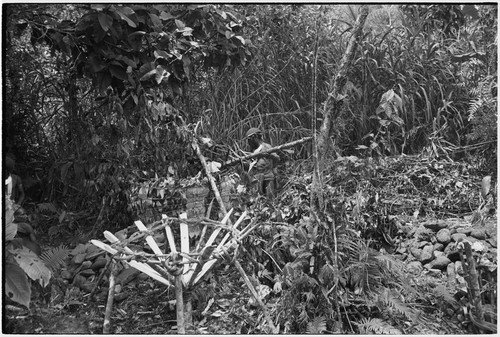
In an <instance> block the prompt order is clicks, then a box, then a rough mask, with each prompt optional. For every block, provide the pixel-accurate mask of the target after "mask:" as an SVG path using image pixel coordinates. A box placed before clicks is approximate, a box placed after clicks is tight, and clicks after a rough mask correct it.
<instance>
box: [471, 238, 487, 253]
mask: <svg viewBox="0 0 500 337" xmlns="http://www.w3.org/2000/svg"><path fill="white" fill-rule="evenodd" d="M471 248H472V251H473V252H486V251H487V250H488V248H487V247H486V244H485V243H484V242H481V241H476V242H474V243H473V244H472V245H471Z"/></svg>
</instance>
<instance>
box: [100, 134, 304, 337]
mask: <svg viewBox="0 0 500 337" xmlns="http://www.w3.org/2000/svg"><path fill="white" fill-rule="evenodd" d="M304 141H306V140H302V142H304ZM293 143H294V144H298V143H299V142H293ZM290 144H291V143H290ZM290 144H288V145H289V146H292V145H290ZM285 145H287V144H285ZM192 146H193V149H194V150H195V152H196V153H197V155H198V157H199V159H200V161H201V163H202V165H203V167H204V169H205V173H206V175H207V177H208V180H209V182H210V187H211V188H212V191H213V192H214V195H215V199H216V200H217V202H218V203H219V206H220V209H221V211H222V212H223V214H224V217H223V219H222V220H221V221H214V220H210V219H203V220H199V221H197V224H203V225H204V229H203V233H202V237H201V238H200V241H199V242H198V243H197V245H196V247H193V248H194V249H193V251H191V247H190V242H189V224H190V223H193V221H189V219H187V215H186V213H183V214H181V215H180V216H179V218H178V219H174V218H169V217H167V216H166V215H162V219H161V220H160V221H158V222H154V223H152V224H151V225H149V226H146V225H144V224H143V223H142V221H139V220H138V221H135V222H134V225H135V226H136V227H137V229H138V230H139V232H136V233H133V234H132V235H131V236H130V237H129V238H123V239H122V240H120V239H119V238H118V237H117V236H116V235H114V234H113V233H111V232H109V231H105V232H104V237H105V238H106V239H107V240H108V241H109V243H110V244H107V243H104V242H101V241H99V240H90V242H91V243H92V244H94V245H95V246H97V247H98V248H100V249H102V250H104V251H106V252H108V253H109V254H111V255H112V256H111V261H112V262H111V264H112V266H114V267H113V268H112V277H110V287H109V288H110V293H109V294H108V305H107V308H106V315H107V316H106V317H105V327H104V329H107V330H104V333H106V331H107V332H109V324H110V317H111V310H112V305H113V298H114V297H113V296H114V282H115V277H114V276H113V275H114V274H113V273H116V263H118V262H119V261H121V262H122V263H126V264H128V265H129V266H131V267H133V268H135V269H137V270H139V271H141V272H143V273H145V274H146V275H148V276H150V277H151V278H153V279H155V280H157V281H159V282H161V283H163V284H165V285H166V286H168V287H170V286H172V285H174V286H175V295H176V313H177V332H178V333H179V334H185V333H186V324H188V325H189V326H191V325H192V320H191V310H192V309H191V297H190V294H191V291H192V290H193V289H194V287H196V285H197V284H198V283H199V282H200V281H201V280H202V279H203V277H204V276H205V275H206V274H207V273H208V272H209V271H210V270H211V269H212V267H213V266H214V265H215V263H216V262H217V261H220V260H221V259H223V258H224V257H226V256H228V255H229V254H231V252H232V251H233V250H234V249H237V247H238V245H239V244H240V242H241V240H243V239H244V238H245V237H246V236H248V235H249V234H250V233H251V232H252V231H253V230H254V229H255V228H257V226H258V224H257V223H256V220H255V219H254V220H252V221H250V223H248V224H246V226H245V227H244V228H243V229H242V230H241V231H240V230H238V227H239V226H240V225H241V224H242V223H243V222H244V221H245V220H246V219H247V215H248V214H247V212H246V211H245V212H243V213H242V214H241V215H240V216H239V217H238V219H237V220H236V222H235V223H234V225H232V224H231V215H233V211H234V210H233V209H230V210H229V211H228V210H227V209H226V207H225V205H224V203H223V200H222V198H221V195H220V193H219V191H218V189H217V185H216V183H215V179H214V177H213V176H212V174H211V172H210V170H209V168H208V165H207V162H206V160H205V157H204V156H203V154H202V153H201V150H200V148H199V146H198V143H197V141H196V139H193V142H192ZM282 148H284V147H283V146H281V147H277V148H275V150H279V149H282ZM172 224H178V225H179V232H180V237H179V245H177V244H176V239H175V237H174V234H173V231H172V227H171V226H172ZM208 227H213V231H212V232H211V234H210V236H208V235H209V233H208ZM163 230H164V231H165V232H164V233H165V237H166V240H167V242H168V248H167V250H169V251H168V252H163V251H162V250H161V249H160V246H159V245H158V243H157V242H156V241H155V238H154V237H153V235H152V234H153V232H155V231H163ZM223 230H224V231H226V233H225V235H224V236H223V237H222V239H221V240H220V241H219V242H218V243H216V240H217V238H218V236H219V234H220V233H221V232H222V231H223ZM205 236H208V239H207V241H206V242H205V243H201V241H202V240H203V239H204V238H205ZM120 238H122V236H120ZM138 240H144V241H146V243H147V245H148V246H149V247H150V248H151V250H152V251H153V253H152V254H151V253H145V252H142V251H134V250H132V249H131V248H129V247H127V244H129V243H132V242H134V241H138ZM234 264H235V266H236V268H237V270H238V272H239V273H240V274H241V275H242V277H243V279H244V280H245V283H246V285H247V286H248V287H249V289H250V292H251V294H252V296H254V297H255V299H256V301H257V303H258V304H259V306H260V307H261V308H262V310H263V312H264V316H265V317H266V320H267V321H268V323H269V325H270V327H271V328H272V331H273V332H275V331H276V328H275V327H274V324H273V322H272V320H271V318H270V315H269V313H268V311H267V309H266V306H265V304H264V303H263V302H262V300H261V299H260V297H259V295H258V293H257V291H256V290H255V288H254V287H253V285H252V284H251V282H249V281H248V276H247V275H246V274H245V271H244V270H243V268H242V267H241V264H239V262H238V261H235V263H234ZM189 326H188V328H189Z"/></svg>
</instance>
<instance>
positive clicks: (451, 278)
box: [446, 263, 457, 283]
mask: <svg viewBox="0 0 500 337" xmlns="http://www.w3.org/2000/svg"><path fill="white" fill-rule="evenodd" d="M446 275H447V276H448V282H450V283H453V282H455V278H456V276H457V275H456V273H455V264H454V263H449V264H448V266H447V267H446Z"/></svg>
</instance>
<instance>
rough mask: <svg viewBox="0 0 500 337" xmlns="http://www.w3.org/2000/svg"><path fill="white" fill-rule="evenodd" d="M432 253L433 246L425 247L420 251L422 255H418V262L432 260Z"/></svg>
mask: <svg viewBox="0 0 500 337" xmlns="http://www.w3.org/2000/svg"><path fill="white" fill-rule="evenodd" d="M433 252H434V246H433V245H427V246H425V247H424V249H422V253H421V254H420V259H419V260H420V262H422V263H427V262H430V261H431V260H432V258H433V257H434V255H433Z"/></svg>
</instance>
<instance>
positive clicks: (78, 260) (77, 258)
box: [73, 253, 87, 264]
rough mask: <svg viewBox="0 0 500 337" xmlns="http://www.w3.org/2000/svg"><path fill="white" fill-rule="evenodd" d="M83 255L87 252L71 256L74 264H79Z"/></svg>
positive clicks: (83, 259) (83, 257)
mask: <svg viewBox="0 0 500 337" xmlns="http://www.w3.org/2000/svg"><path fill="white" fill-rule="evenodd" d="M85 256H87V253H80V254H77V255H75V256H74V257H73V262H74V263H75V264H81V263H82V262H83V261H85Z"/></svg>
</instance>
